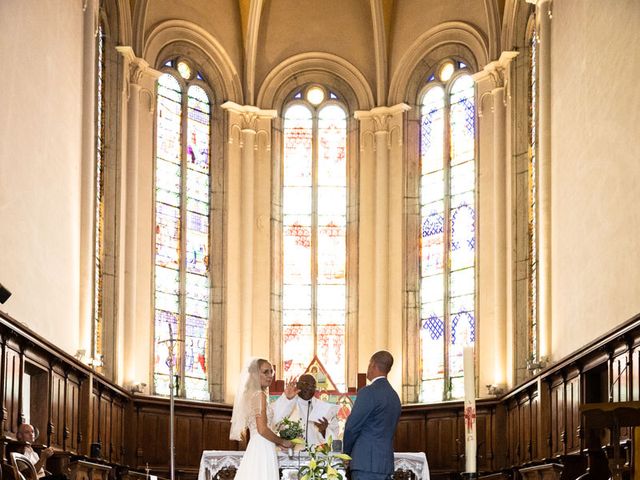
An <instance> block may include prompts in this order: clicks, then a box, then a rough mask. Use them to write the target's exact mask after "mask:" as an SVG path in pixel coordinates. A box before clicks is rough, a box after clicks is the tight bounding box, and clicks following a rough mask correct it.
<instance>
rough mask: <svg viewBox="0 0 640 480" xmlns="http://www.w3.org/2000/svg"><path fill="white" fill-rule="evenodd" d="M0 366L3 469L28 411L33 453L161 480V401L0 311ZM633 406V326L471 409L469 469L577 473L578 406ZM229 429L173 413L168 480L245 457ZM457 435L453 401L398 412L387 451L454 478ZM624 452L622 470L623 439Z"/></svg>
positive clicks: (224, 408) (194, 409)
mask: <svg viewBox="0 0 640 480" xmlns="http://www.w3.org/2000/svg"><path fill="white" fill-rule="evenodd" d="M0 355H1V364H0V395H1V397H2V398H1V401H2V420H3V421H2V436H1V439H2V457H3V459H4V460H5V461H6V459H7V458H6V445H7V443H9V442H11V441H13V440H15V434H16V432H17V428H18V425H19V424H20V423H21V422H24V421H25V416H26V413H27V412H29V416H30V422H31V423H32V424H34V425H35V426H36V427H37V428H38V429H39V430H40V432H41V433H40V437H39V439H38V442H40V443H44V444H48V445H51V446H53V447H54V448H55V449H56V450H58V451H61V452H67V453H69V454H73V455H79V456H82V457H86V458H90V459H91V458H94V459H95V456H96V454H97V452H98V451H99V452H100V458H101V461H102V462H106V463H108V464H111V465H114V466H118V465H127V466H130V467H131V468H134V469H138V470H143V469H144V468H145V467H146V466H147V465H148V467H149V468H150V470H151V473H154V474H158V475H160V476H165V477H166V476H168V468H169V461H168V459H169V451H168V435H169V404H168V400H167V399H166V398H159V397H150V396H141V395H138V394H136V395H132V394H130V393H129V392H128V391H126V390H124V389H122V388H121V387H119V386H117V385H115V384H113V383H112V382H110V381H109V380H108V379H106V378H104V377H103V376H101V375H99V374H96V373H95V372H93V371H92V370H91V369H90V368H88V367H87V366H86V365H84V364H83V363H81V362H79V361H78V360H76V359H75V358H73V357H72V356H70V355H68V354H67V353H65V352H63V351H62V350H60V349H59V348H57V347H55V346H53V345H51V344H50V343H49V342H47V341H46V340H44V339H43V338H42V337H40V336H39V335H37V334H36V333H35V332H33V331H31V330H29V329H28V328H26V327H25V326H23V325H22V324H20V323H19V322H17V321H16V320H14V319H12V318H11V317H10V316H8V315H6V314H4V313H2V312H0ZM25 382H29V383H28V385H27V384H26V383H25ZM26 390H29V392H30V395H29V396H28V397H27V396H26V395H24V392H26ZM25 398H30V401H29V404H28V405H27V404H26V401H24V400H23V399H25ZM633 400H640V315H639V316H636V317H634V318H633V319H631V320H629V321H628V322H626V323H625V324H623V325H621V326H620V327H618V328H616V329H614V330H612V331H611V332H609V333H607V334H606V335H603V336H601V337H599V338H598V339H596V340H594V341H593V342H591V343H590V344H588V345H586V346H585V347H583V348H581V349H580V350H578V351H576V352H574V353H573V354H572V355H569V356H567V357H566V358H564V359H562V360H560V361H559V362H557V363H555V364H554V365H552V366H550V367H549V368H547V369H545V370H543V371H541V372H540V373H538V374H537V375H536V376H534V377H532V378H531V379H529V380H528V381H526V382H524V383H522V384H521V385H518V386H517V387H515V388H513V389H512V390H511V391H509V392H507V394H505V395H504V396H502V397H500V398H493V399H480V400H478V402H477V422H478V423H477V432H478V469H479V470H480V471H481V472H487V473H491V472H513V471H514V470H517V469H519V468H521V467H523V466H533V465H537V464H542V463H545V462H550V461H557V462H565V463H566V464H567V465H569V464H572V465H573V467H572V468H574V469H575V470H576V471H584V457H582V456H581V452H583V451H584V449H585V446H586V445H585V442H586V433H585V431H584V426H583V423H582V419H581V415H580V413H579V407H580V405H582V404H584V403H595V402H607V401H614V402H624V401H633ZM230 418H231V406H229V405H223V404H214V403H208V402H196V401H188V400H178V401H177V402H176V469H177V477H178V478H180V479H193V478H195V476H196V475H197V471H198V465H199V460H200V454H201V452H202V450H209V449H212V450H237V449H241V448H242V447H243V446H242V445H239V444H238V443H237V442H231V441H230V440H229V426H230V424H229V420H230ZM463 427H464V425H463V414H462V402H444V403H440V404H429V405H426V404H416V405H404V406H403V411H402V416H401V418H400V423H399V425H398V429H397V432H396V438H395V449H396V450H397V451H424V452H426V454H427V458H428V461H429V467H430V471H431V478H432V479H434V480H435V479H437V478H453V477H456V475H457V472H461V471H462V470H463V467H464V435H463ZM605 440H606V438H605ZM622 441H623V445H624V446H625V449H626V451H625V452H626V455H627V457H628V458H629V459H630V458H631V432H630V431H629V430H623V432H622ZM92 455H93V457H92ZM572 462H573V463H572ZM574 478H575V477H574Z"/></svg>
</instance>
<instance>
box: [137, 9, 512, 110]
mask: <svg viewBox="0 0 640 480" xmlns="http://www.w3.org/2000/svg"><path fill="white" fill-rule="evenodd" d="M130 1H131V3H130V7H131V18H132V21H131V24H132V34H131V35H132V39H133V43H134V49H135V50H136V52H138V54H141V53H142V52H144V46H145V41H146V38H147V36H148V35H149V32H151V31H153V29H154V28H156V27H157V26H158V25H160V24H162V23H163V22H169V21H181V22H184V24H185V25H189V24H191V25H194V26H197V27H198V28H199V29H201V30H202V31H203V32H206V33H207V34H208V35H210V36H211V38H212V39H214V41H215V42H217V44H219V45H220V47H221V48H222V49H224V51H225V52H226V55H227V56H228V58H229V59H230V61H231V62H232V63H233V65H234V67H235V70H236V71H237V72H238V76H239V77H240V78H241V81H242V88H243V90H244V100H245V102H246V103H248V104H253V103H254V102H255V100H256V96H257V92H258V90H259V89H260V85H261V84H262V83H263V82H264V80H265V78H266V77H267V76H268V75H269V73H270V72H271V71H272V70H273V69H274V68H275V67H276V66H277V65H279V64H281V63H282V62H284V61H285V60H287V59H288V58H291V57H294V56H296V55H300V54H308V53H311V52H320V53H324V54H331V55H334V56H336V57H339V58H341V59H343V60H345V61H346V62H349V64H351V65H353V66H354V67H355V69H357V71H359V72H360V73H361V74H362V75H363V77H364V78H365V79H366V81H367V82H368V84H369V85H370V88H371V91H372V92H373V95H374V98H375V103H376V104H378V105H384V104H385V103H386V101H387V95H388V90H389V85H390V82H391V81H392V77H393V75H394V74H395V73H396V70H397V69H398V66H399V64H401V62H402V59H403V57H404V56H405V55H406V54H407V52H409V51H410V50H411V49H412V48H415V47H416V44H417V43H419V42H420V41H421V39H424V38H425V37H426V36H429V35H433V34H434V33H435V32H437V31H438V29H439V28H442V26H443V25H444V26H446V25H463V26H465V28H466V27H467V26H468V28H469V29H472V30H473V31H476V32H478V33H477V36H478V37H479V38H481V39H482V42H484V43H485V45H486V53H487V56H488V57H489V58H490V59H493V58H495V57H497V55H498V54H499V52H500V48H501V46H500V36H501V20H502V16H503V15H504V8H505V0H130ZM522 1H524V0H522Z"/></svg>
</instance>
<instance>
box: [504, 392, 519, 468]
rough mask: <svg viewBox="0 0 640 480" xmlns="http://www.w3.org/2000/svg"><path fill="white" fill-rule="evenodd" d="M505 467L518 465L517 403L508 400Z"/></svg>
mask: <svg viewBox="0 0 640 480" xmlns="http://www.w3.org/2000/svg"><path fill="white" fill-rule="evenodd" d="M506 436H507V452H506V454H507V465H508V466H513V465H519V464H520V461H519V460H520V452H521V448H520V417H519V415H518V402H517V401H516V400H515V399H513V398H512V399H510V400H509V404H508V407H507V435H506Z"/></svg>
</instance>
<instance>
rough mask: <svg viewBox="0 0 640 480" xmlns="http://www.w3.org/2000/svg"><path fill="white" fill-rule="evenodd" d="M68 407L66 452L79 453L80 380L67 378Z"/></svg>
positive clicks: (66, 414) (66, 413) (66, 416)
mask: <svg viewBox="0 0 640 480" xmlns="http://www.w3.org/2000/svg"><path fill="white" fill-rule="evenodd" d="M66 387H67V393H66V399H67V402H66V403H67V406H66V412H65V430H64V431H65V440H64V443H65V450H67V451H69V452H72V453H77V451H78V433H79V430H78V429H79V421H80V382H79V380H78V379H76V378H73V377H69V378H67V383H66Z"/></svg>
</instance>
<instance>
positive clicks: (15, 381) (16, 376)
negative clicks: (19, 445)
mask: <svg viewBox="0 0 640 480" xmlns="http://www.w3.org/2000/svg"><path fill="white" fill-rule="evenodd" d="M4 374H5V377H4V395H3V403H4V411H5V412H6V415H5V419H4V433H5V435H7V434H9V435H12V436H15V434H16V432H17V431H18V418H19V416H20V411H19V409H18V408H19V401H20V377H21V372H20V354H19V353H18V352H16V351H15V350H13V349H11V348H9V347H6V350H5V370H4Z"/></svg>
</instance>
